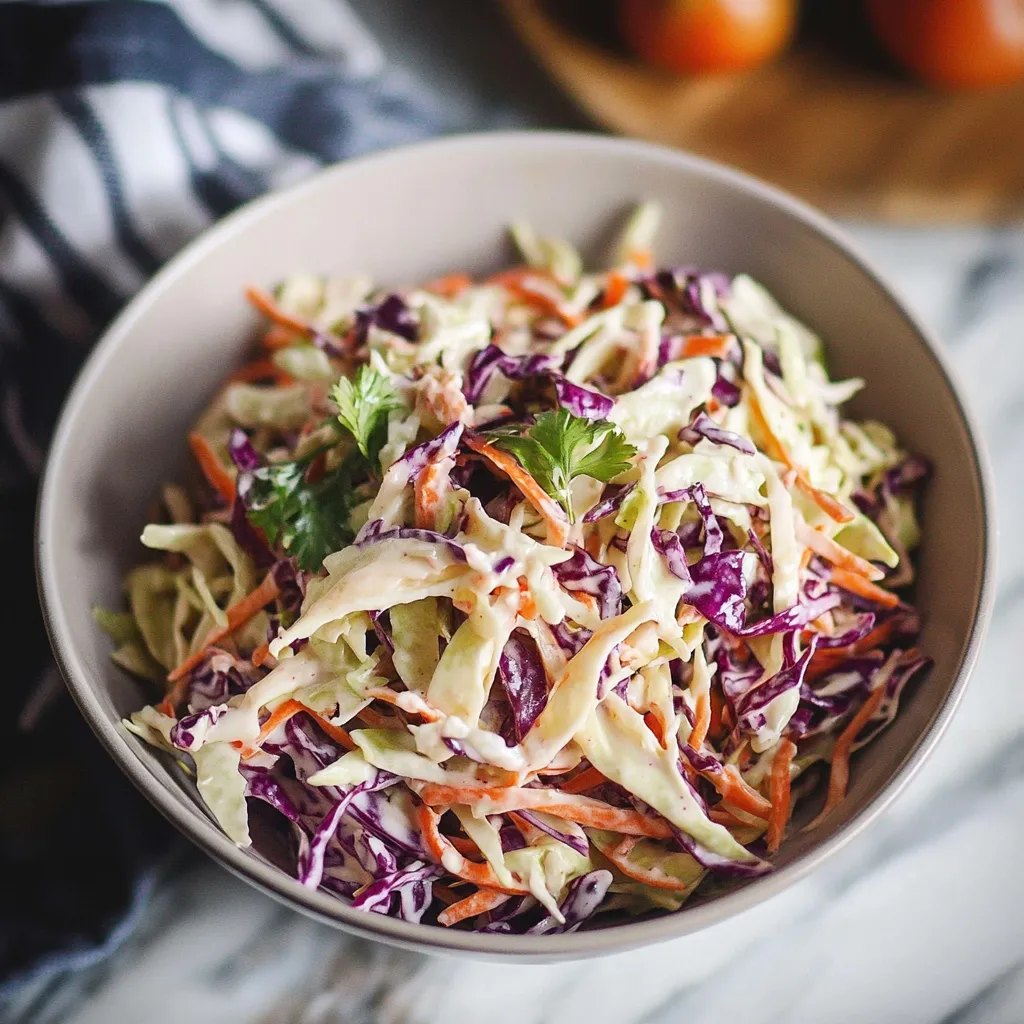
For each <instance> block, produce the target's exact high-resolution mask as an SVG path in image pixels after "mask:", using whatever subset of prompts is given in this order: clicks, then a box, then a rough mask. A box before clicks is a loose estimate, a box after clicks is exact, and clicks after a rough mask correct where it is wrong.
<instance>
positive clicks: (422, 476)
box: [414, 462, 451, 530]
mask: <svg viewBox="0 0 1024 1024" xmlns="http://www.w3.org/2000/svg"><path fill="white" fill-rule="evenodd" d="M448 465H449V466H451V463H450V462H449V463H448ZM447 481H448V474H447V473H445V472H443V470H442V467H441V464H440V462H430V463H428V464H427V465H426V466H424V467H423V469H422V470H421V471H420V472H419V473H418V474H417V475H416V483H415V485H414V490H415V493H416V526H417V527H418V528H419V529H421V530H433V529H434V528H435V526H436V524H437V513H438V509H440V507H441V500H442V499H443V497H444V492H445V484H446V483H447Z"/></svg>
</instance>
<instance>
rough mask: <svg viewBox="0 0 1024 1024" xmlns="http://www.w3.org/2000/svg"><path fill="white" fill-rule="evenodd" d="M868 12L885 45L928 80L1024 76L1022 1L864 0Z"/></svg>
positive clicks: (960, 82)
mask: <svg viewBox="0 0 1024 1024" xmlns="http://www.w3.org/2000/svg"><path fill="white" fill-rule="evenodd" d="M868 13H869V15H870V17H871V22H872V24H873V25H874V27H875V31H876V32H877V34H878V36H879V38H880V39H881V41H882V43H883V45H884V46H885V47H886V49H887V50H888V51H889V52H890V53H891V54H892V55H893V56H894V57H895V58H896V59H897V60H898V61H899V62H900V63H901V64H903V65H904V66H906V67H907V68H909V69H910V70H911V71H913V72H915V74H917V75H919V76H920V77H921V78H923V79H924V80H925V81H926V82H931V83H932V84H934V85H941V86H949V87H953V88H960V87H965V88H970V87H982V86H988V85H1006V84H1008V83H1010V82H1015V81H1017V80H1018V79H1019V78H1024V0H868Z"/></svg>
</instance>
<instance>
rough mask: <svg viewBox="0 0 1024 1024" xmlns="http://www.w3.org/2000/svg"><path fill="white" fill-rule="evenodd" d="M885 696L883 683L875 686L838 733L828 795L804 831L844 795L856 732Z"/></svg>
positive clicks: (833, 752) (834, 807)
mask: <svg viewBox="0 0 1024 1024" xmlns="http://www.w3.org/2000/svg"><path fill="white" fill-rule="evenodd" d="M884 696H885V685H884V684H883V685H881V686H879V687H877V688H876V689H875V690H874V692H873V693H872V694H871V696H870V697H868V699H867V700H866V701H865V702H864V703H863V704H862V705H861V708H860V710H859V711H858V712H857V714H855V715H854V716H853V718H852V719H850V723H849V725H847V727H846V728H845V729H844V730H843V731H842V733H840V735H839V739H837V740H836V745H835V746H834V747H833V748H832V770H831V772H830V773H829V777H828V796H827V797H826V798H825V806H824V807H823V808H822V809H821V813H820V814H819V815H818V816H817V817H816V818H815V819H814V821H812V822H811V823H810V824H809V825H807V826H806V827H805V829H804V831H807V830H808V829H812V828H814V827H815V826H816V825H819V824H821V822H822V821H824V820H825V818H827V817H828V816H829V815H830V814H831V813H832V812H833V811H834V810H835V809H836V808H837V807H838V806H839V804H841V803H842V802H843V798H844V797H845V796H846V787H847V786H848V785H849V782H850V754H851V753H852V751H853V744H854V741H855V740H856V739H857V734H858V733H859V732H860V731H861V729H863V728H864V726H865V725H867V723H868V722H869V721H870V720H871V718H872V716H873V715H874V713H875V712H876V711H877V710H878V706H879V705H880V704H881V703H882V698H883V697H884Z"/></svg>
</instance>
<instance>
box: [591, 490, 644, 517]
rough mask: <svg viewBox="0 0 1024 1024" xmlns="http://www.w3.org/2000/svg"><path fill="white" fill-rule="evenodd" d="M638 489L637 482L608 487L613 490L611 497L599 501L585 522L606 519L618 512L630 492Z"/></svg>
mask: <svg viewBox="0 0 1024 1024" xmlns="http://www.w3.org/2000/svg"><path fill="white" fill-rule="evenodd" d="M635 489H636V484H627V485H626V486H622V487H620V486H618V485H612V486H611V487H608V488H607V490H608V491H612V494H611V496H610V497H607V498H605V499H604V500H603V501H600V502H598V503H597V504H596V505H595V506H594V507H593V508H592V509H591V510H590V511H589V512H588V513H587V514H586V515H585V516H584V517H583V522H585V523H596V522H597V521H598V520H599V519H605V518H606V517H607V516H610V515H612V513H614V512H618V510H619V508H620V507H621V505H622V503H623V502H624V501H625V500H626V498H628V497H629V495H630V494H632V493H633V491H634V490H635Z"/></svg>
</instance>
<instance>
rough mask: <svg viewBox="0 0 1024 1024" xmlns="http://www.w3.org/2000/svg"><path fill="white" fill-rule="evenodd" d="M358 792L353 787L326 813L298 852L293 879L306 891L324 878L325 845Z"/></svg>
mask: <svg viewBox="0 0 1024 1024" xmlns="http://www.w3.org/2000/svg"><path fill="white" fill-rule="evenodd" d="M358 792H359V787H358V786H353V787H352V789H350V790H349V791H348V792H347V793H346V794H345V795H344V796H343V797H342V798H341V799H340V800H339V801H338V802H337V803H336V804H335V805H334V806H333V807H332V808H331V810H330V811H328V812H327V815H326V817H325V818H324V819H323V821H321V822H320V824H319V825H318V826H317V829H316V831H315V832H314V833H313V838H312V839H311V840H310V841H309V845H308V846H307V847H306V848H305V849H303V850H301V851H300V853H299V858H298V864H297V866H296V869H295V877H296V878H298V880H299V881H300V882H301V883H302V884H303V885H304V886H306V887H307V888H308V889H316V888H318V887H319V885H320V880H321V879H322V878H323V876H324V852H325V851H326V849H327V844H328V843H329V842H330V841H331V840H332V839H333V838H334V833H335V832H337V831H338V825H339V824H341V819H342V817H343V816H344V814H345V811H347V810H348V806H349V804H350V803H351V802H352V800H353V798H354V797H355V796H356V794H357V793H358Z"/></svg>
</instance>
